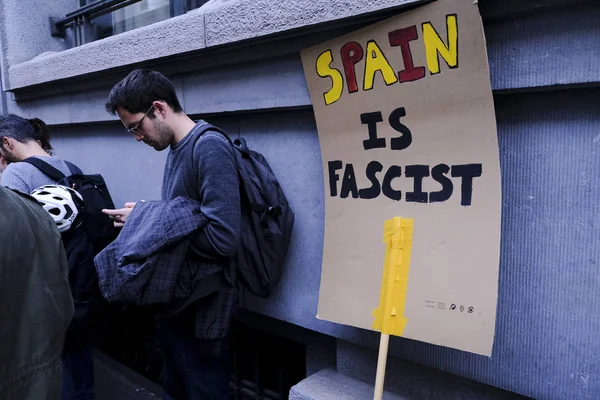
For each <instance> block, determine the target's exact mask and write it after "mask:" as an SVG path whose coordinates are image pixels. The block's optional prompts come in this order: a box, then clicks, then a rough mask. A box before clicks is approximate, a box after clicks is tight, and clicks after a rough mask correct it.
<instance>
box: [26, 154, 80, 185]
mask: <svg viewBox="0 0 600 400" xmlns="http://www.w3.org/2000/svg"><path fill="white" fill-rule="evenodd" d="M22 162H26V163H27V164H31V165H33V166H34V167H36V168H37V169H39V170H40V171H41V172H42V173H43V174H44V175H46V176H47V177H48V178H50V179H52V180H53V181H56V182H58V181H60V180H61V179H63V178H64V177H65V174H63V173H62V172H60V171H59V170H57V169H56V168H54V167H53V166H52V165H50V164H48V163H47V162H46V161H43V160H40V159H39V158H35V157H29V158H26V159H25V160H23V161H22ZM67 165H68V164H67ZM69 169H70V167H69Z"/></svg>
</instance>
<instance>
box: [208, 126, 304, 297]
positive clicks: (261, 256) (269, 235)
mask: <svg viewBox="0 0 600 400" xmlns="http://www.w3.org/2000/svg"><path fill="white" fill-rule="evenodd" d="M207 131H215V132H218V133H220V134H222V135H223V136H225V137H226V138H227V140H229V142H230V143H231V144H232V145H233V148H234V152H235V155H236V164H237V172H238V176H239V180H240V200H241V211H242V231H241V238H240V239H241V240H240V248H239V250H238V251H237V253H236V255H235V256H234V258H235V264H236V271H237V277H238V280H239V281H240V282H241V283H242V285H243V287H245V288H246V289H248V290H249V291H250V292H251V293H253V294H255V295H256V296H259V297H262V298H268V297H269V296H270V295H271V293H272V292H273V289H274V288H275V286H276V285H277V284H278V283H279V281H280V279H281V274H282V272H283V266H284V264H285V261H286V257H287V252H288V248H289V244H290V239H291V236H292V229H293V227H294V212H293V211H292V208H291V207H290V205H289V204H288V201H287V199H286V197H285V194H284V193H283V190H282V189H281V186H280V185H279V182H278V181H277V178H276V177H275V174H274V173H273V170H271V167H270V166H269V163H268V162H267V160H266V159H265V158H264V156H263V155H262V154H260V153H258V152H256V151H253V150H250V149H249V148H248V145H247V144H246V141H245V140H244V139H243V138H237V139H235V140H233V141H232V140H231V138H230V137H229V136H228V135H227V134H226V133H225V132H223V131H222V130H220V129H219V128H216V127H214V126H212V125H210V124H206V125H204V126H203V127H202V130H201V131H200V132H199V134H198V138H200V136H202V135H203V134H204V133H206V132H207Z"/></svg>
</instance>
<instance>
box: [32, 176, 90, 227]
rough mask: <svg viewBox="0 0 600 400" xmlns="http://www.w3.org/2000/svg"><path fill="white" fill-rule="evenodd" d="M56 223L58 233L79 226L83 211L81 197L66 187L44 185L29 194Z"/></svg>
mask: <svg viewBox="0 0 600 400" xmlns="http://www.w3.org/2000/svg"><path fill="white" fill-rule="evenodd" d="M31 196H32V197H33V198H35V199H36V200H37V201H38V202H39V203H40V204H41V205H42V207H44V210H46V211H47V212H48V213H49V214H50V216H51V217H52V218H53V219H54V222H56V226H57V227H58V231H59V232H60V233H64V232H67V231H68V230H69V229H71V228H77V227H78V226H79V225H80V224H81V220H82V218H83V217H82V215H81V213H80V211H82V210H83V204H84V203H83V197H81V195H80V194H79V193H78V192H77V191H76V190H73V189H71V188H69V187H66V186H60V185H44V186H40V187H39V188H37V189H35V190H34V191H33V192H31Z"/></svg>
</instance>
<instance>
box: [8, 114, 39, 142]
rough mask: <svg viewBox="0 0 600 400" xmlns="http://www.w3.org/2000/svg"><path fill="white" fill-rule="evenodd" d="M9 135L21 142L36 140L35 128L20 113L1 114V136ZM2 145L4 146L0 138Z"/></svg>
mask: <svg viewBox="0 0 600 400" xmlns="http://www.w3.org/2000/svg"><path fill="white" fill-rule="evenodd" d="M4 136H7V137H10V138H13V139H15V140H16V141H18V142H21V143H28V142H31V141H32V140H36V135H35V130H34V129H33V127H32V126H31V123H30V122H29V121H28V120H26V119H25V118H22V117H19V116H18V115H14V114H9V115H2V116H0V138H2V137H4ZM0 147H3V145H2V141H1V140H0Z"/></svg>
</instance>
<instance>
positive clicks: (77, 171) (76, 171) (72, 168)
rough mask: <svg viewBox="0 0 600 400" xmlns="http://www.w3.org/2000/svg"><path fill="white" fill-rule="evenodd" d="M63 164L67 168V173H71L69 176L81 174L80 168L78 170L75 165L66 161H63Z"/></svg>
mask: <svg viewBox="0 0 600 400" xmlns="http://www.w3.org/2000/svg"><path fill="white" fill-rule="evenodd" d="M63 162H64V163H65V164H67V168H69V171H71V175H77V174H80V173H81V168H79V167H78V166H77V165H75V164H73V163H71V162H69V161H67V160H63Z"/></svg>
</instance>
